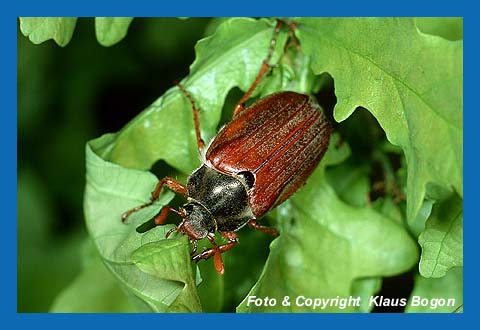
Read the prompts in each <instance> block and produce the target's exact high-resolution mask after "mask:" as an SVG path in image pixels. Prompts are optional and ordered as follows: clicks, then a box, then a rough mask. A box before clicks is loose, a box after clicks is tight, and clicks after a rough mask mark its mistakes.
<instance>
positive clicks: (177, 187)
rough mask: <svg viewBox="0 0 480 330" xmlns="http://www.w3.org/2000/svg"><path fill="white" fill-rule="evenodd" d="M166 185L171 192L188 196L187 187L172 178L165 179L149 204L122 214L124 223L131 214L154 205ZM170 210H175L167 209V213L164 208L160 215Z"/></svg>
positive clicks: (159, 183) (158, 184) (153, 192)
mask: <svg viewBox="0 0 480 330" xmlns="http://www.w3.org/2000/svg"><path fill="white" fill-rule="evenodd" d="M164 185H165V186H167V187H168V188H169V189H170V190H172V191H174V192H176V193H177V194H181V195H184V196H186V195H187V187H185V185H183V184H181V183H180V182H178V181H175V180H174V179H172V178H169V177H165V178H163V179H162V180H160V181H159V182H158V183H157V186H156V187H155V190H154V191H152V195H151V197H150V201H149V202H148V203H145V204H142V205H140V206H137V207H134V208H133V209H131V210H128V211H126V212H124V213H123V214H122V222H125V220H127V218H128V217H129V216H130V214H132V213H135V212H137V211H139V210H141V209H143V208H145V207H147V206H150V205H152V204H153V203H154V202H155V201H156V200H157V199H158V197H159V196H160V192H161V191H162V188H163V186H164ZM169 210H173V209H167V210H166V211H164V208H163V209H162V211H161V212H160V214H162V212H168V211H169ZM164 216H165V217H166V213H165V214H164ZM155 223H156V224H157V220H155Z"/></svg>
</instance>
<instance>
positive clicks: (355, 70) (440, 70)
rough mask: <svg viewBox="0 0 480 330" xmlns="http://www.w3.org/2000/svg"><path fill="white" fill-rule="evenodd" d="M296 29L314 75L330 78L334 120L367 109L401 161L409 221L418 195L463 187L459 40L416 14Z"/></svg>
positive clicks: (304, 22)
mask: <svg viewBox="0 0 480 330" xmlns="http://www.w3.org/2000/svg"><path fill="white" fill-rule="evenodd" d="M298 23H299V26H298V29H297V30H296V33H297V36H298V38H299V40H300V43H301V45H302V50H303V51H304V52H305V53H306V54H308V55H310V56H311V57H312V69H313V71H314V72H315V74H320V73H322V72H325V71H326V72H328V73H330V74H331V76H332V77H333V79H334V80H335V94H336V96H337V100H338V101H337V105H336V106H335V118H336V120H337V121H342V120H345V119H346V118H348V117H349V116H350V115H351V114H352V112H353V111H354V110H355V109H356V108H357V107H359V106H362V107H364V108H366V109H368V110H369V111H370V112H371V113H372V114H373V115H374V116H375V117H376V118H377V120H378V122H379V124H380V125H381V126H382V128H383V129H384V131H385V133H386V135H387V138H388V140H389V141H390V142H391V143H392V144H394V145H398V146H400V147H402V149H403V150H404V153H405V157H406V159H407V165H408V178H407V219H408V220H409V221H413V219H415V216H416V214H417V213H418V211H419V209H420V207H421V205H422V202H423V199H424V197H425V196H426V195H427V196H428V197H430V198H433V199H438V198H441V197H444V196H445V195H446V193H448V192H449V191H451V190H452V189H454V190H455V191H456V192H457V193H458V194H459V195H460V196H462V194H463V192H462V191H463V186H462V177H463V172H462V167H463V165H462V159H463V156H462V155H463V149H462V144H463V143H462V131H463V125H462V118H463V114H462V108H463V98H462V88H463V87H462V85H463V83H462V71H463V62H462V53H463V42H462V41H448V40H445V39H443V38H439V37H435V36H431V35H426V34H423V33H421V32H419V31H418V29H417V28H416V26H415V21H414V19H407V18H401V19H393V18H368V19H367V18H361V19H351V18H348V19H343V18H332V19H323V18H322V19H317V18H301V19H299V20H298Z"/></svg>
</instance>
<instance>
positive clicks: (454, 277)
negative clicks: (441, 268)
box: [405, 267, 463, 313]
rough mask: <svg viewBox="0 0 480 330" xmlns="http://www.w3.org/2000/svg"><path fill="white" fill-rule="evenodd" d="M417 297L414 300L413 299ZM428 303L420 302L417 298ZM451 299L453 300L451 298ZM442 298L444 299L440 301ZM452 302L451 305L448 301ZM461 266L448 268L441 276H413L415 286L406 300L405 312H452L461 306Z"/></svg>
mask: <svg viewBox="0 0 480 330" xmlns="http://www.w3.org/2000/svg"><path fill="white" fill-rule="evenodd" d="M414 297H417V298H416V300H414V299H415V298H414ZM420 298H421V299H423V300H424V301H425V299H428V300H429V302H430V303H428V304H421V303H419V301H420V300H419V299H420ZM452 299H453V300H452ZM442 300H444V301H443V302H442ZM449 300H450V302H454V304H453V306H449V305H448V303H447V302H448V301H449ZM462 306H463V268H462V267H457V268H452V269H450V270H449V271H448V272H447V273H446V275H445V276H444V277H442V278H425V277H423V276H421V275H419V274H417V275H416V276H415V286H414V288H413V291H412V294H411V296H410V299H409V300H408V303H407V306H406V308H405V312H407V313H452V312H457V311H459V309H460V310H461V309H462V308H463V307H462Z"/></svg>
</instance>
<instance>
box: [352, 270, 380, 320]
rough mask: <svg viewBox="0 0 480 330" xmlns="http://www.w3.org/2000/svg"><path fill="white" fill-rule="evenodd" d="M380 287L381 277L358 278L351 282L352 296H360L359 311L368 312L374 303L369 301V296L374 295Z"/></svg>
mask: <svg viewBox="0 0 480 330" xmlns="http://www.w3.org/2000/svg"><path fill="white" fill-rule="evenodd" d="M381 288H382V279H381V278H379V277H371V278H360V279H357V280H355V281H354V282H353V285H352V296H354V297H360V306H359V307H358V308H357V310H358V311H359V312H362V313H368V312H370V311H371V310H372V309H373V307H374V304H371V305H370V303H369V301H370V297H372V296H374V295H375V294H376V293H377V292H378V291H380V289H381Z"/></svg>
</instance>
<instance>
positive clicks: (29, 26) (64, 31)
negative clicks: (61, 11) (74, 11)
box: [20, 17, 77, 47]
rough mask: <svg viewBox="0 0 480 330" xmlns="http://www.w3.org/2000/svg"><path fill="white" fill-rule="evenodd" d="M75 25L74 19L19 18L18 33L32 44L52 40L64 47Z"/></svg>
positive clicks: (75, 20)
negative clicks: (20, 32)
mask: <svg viewBox="0 0 480 330" xmlns="http://www.w3.org/2000/svg"><path fill="white" fill-rule="evenodd" d="M76 24H77V18H76V17H20V31H22V33H23V35H24V36H26V37H28V39H30V41H31V42H33V43H34V44H40V43H42V42H44V41H46V40H49V39H53V40H55V42H56V43H57V45H59V46H62V47H63V46H66V45H67V44H68V43H69V42H70V39H71V38H72V35H73V30H74V29H75V25H76Z"/></svg>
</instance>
